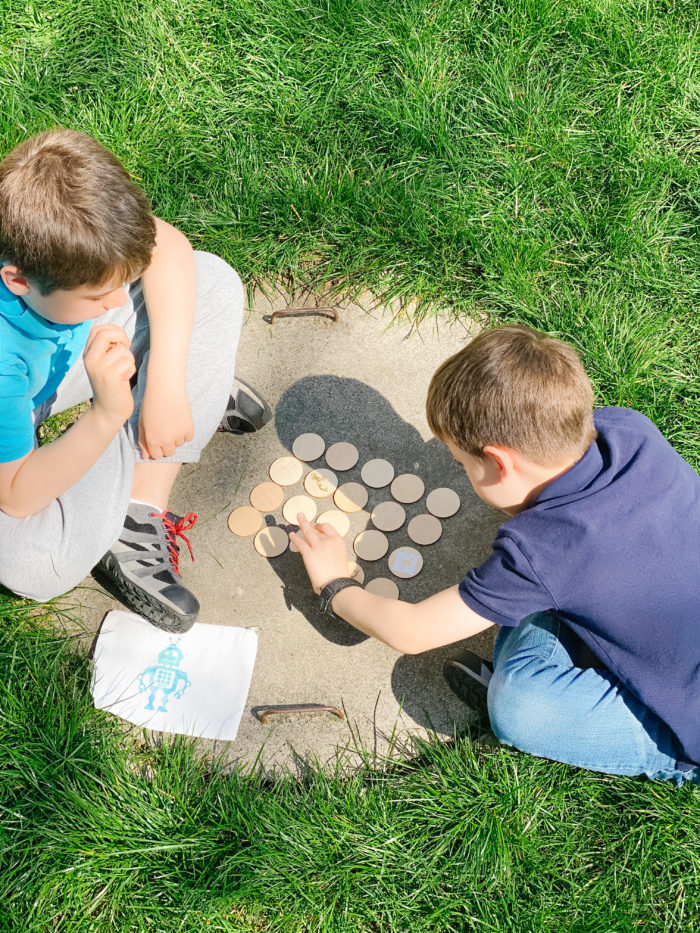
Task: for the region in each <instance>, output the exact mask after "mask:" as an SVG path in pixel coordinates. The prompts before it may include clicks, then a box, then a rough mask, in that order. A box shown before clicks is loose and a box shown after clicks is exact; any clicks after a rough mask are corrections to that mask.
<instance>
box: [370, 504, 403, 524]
mask: <svg viewBox="0 0 700 933" xmlns="http://www.w3.org/2000/svg"><path fill="white" fill-rule="evenodd" d="M372 521H373V522H374V524H375V526H376V527H377V528H378V529H379V530H380V531H396V529H397V528H400V527H401V526H402V525H403V523H404V522H405V521H406V510H405V509H404V507H403V506H401V505H399V503H398V502H391V501H390V500H387V501H386V502H380V503H379V505H376V506H375V507H374V509H373V510H372Z"/></svg>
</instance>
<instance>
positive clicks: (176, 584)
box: [95, 502, 199, 632]
mask: <svg viewBox="0 0 700 933" xmlns="http://www.w3.org/2000/svg"><path fill="white" fill-rule="evenodd" d="M196 521H197V516H196V515H195V514H194V512H190V513H189V514H188V515H185V516H184V518H179V517H178V516H177V515H175V514H174V513H173V512H156V511H154V510H153V509H152V508H151V507H150V506H148V505H141V504H139V503H135V502H132V503H131V504H130V505H129V511H128V512H127V513H126V517H125V519H124V528H123V529H122V532H121V534H120V535H119V539H118V540H117V541H115V542H114V544H113V545H112V547H111V548H110V549H109V550H108V551H107V553H106V554H105V555H104V557H103V558H102V560H101V561H100V562H99V564H98V565H97V567H96V568H95V569H96V570H97V571H98V573H101V574H103V575H104V576H106V577H107V578H108V579H109V581H110V582H111V583H112V584H113V588H114V589H115V590H116V591H117V593H118V595H119V597H120V598H121V599H123V601H124V602H125V603H126V604H127V605H128V606H130V607H131V608H132V609H134V610H135V611H136V612H138V613H139V614H140V615H142V616H145V617H146V618H147V619H148V620H149V621H151V622H152V623H153V624H154V625H156V626H158V628H162V629H165V631H166V632H186V631H187V630H188V629H190V628H192V626H193V625H194V623H195V622H196V620H197V614H198V612H199V602H198V601H197V599H196V597H195V596H194V595H193V594H192V593H191V592H190V591H189V590H188V589H187V588H186V587H185V586H183V585H182V580H181V579H180V566H179V559H180V548H179V546H178V542H177V539H178V538H182V539H183V541H184V542H185V544H186V545H187V547H188V548H189V552H190V557H192V559H193V560H194V555H193V554H192V546H191V544H190V542H189V539H188V538H187V537H186V536H185V535H184V534H183V532H184V531H188V530H189V529H190V528H192V526H193V525H194V524H195V522H196Z"/></svg>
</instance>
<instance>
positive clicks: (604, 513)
mask: <svg viewBox="0 0 700 933" xmlns="http://www.w3.org/2000/svg"><path fill="white" fill-rule="evenodd" d="M427 413H428V422H429V424H430V427H431V430H432V431H433V433H434V434H435V435H436V436H437V437H438V438H440V439H441V440H442V441H444V443H445V444H446V445H447V447H448V448H449V450H450V452H451V454H452V455H453V457H454V458H455V459H456V460H457V461H458V462H459V463H461V464H462V465H463V467H464V469H465V471H466V473H467V476H468V478H469V480H470V482H471V484H472V486H473V487H474V489H475V491H476V492H477V494H478V495H479V496H481V498H482V499H484V500H485V501H486V502H488V503H490V504H491V505H494V506H496V507H497V508H499V509H501V510H502V511H504V512H505V513H506V514H507V515H509V516H510V518H509V520H508V521H506V522H505V524H504V525H502V527H501V528H500V530H499V531H498V533H497V535H496V539H495V541H494V543H493V553H492V554H491V556H490V557H489V558H488V559H487V560H486V561H485V562H484V563H483V564H482V565H481V566H479V567H476V568H474V569H472V570H470V571H469V573H467V575H466V577H465V578H464V580H463V581H462V582H461V583H460V584H459V585H458V586H453V587H451V588H450V589H447V590H444V591H443V592H440V593H437V594H436V595H435V596H432V597H430V598H429V599H426V600H424V601H423V602H421V603H418V604H416V605H411V604H408V603H404V602H397V601H393V600H387V599H383V598H382V597H380V596H375V595H373V594H372V593H368V592H366V591H365V590H362V589H361V588H359V587H357V586H355V585H353V582H352V581H349V580H347V579H345V578H347V577H348V576H349V573H348V564H347V556H346V553H345V545H344V542H343V539H342V538H341V537H340V536H339V535H338V534H337V533H336V532H335V531H334V530H333V529H332V528H331V527H330V526H326V525H324V526H319V525H309V523H308V522H306V521H305V520H303V516H300V526H301V529H302V531H303V535H304V538H303V540H302V539H301V538H299V537H298V536H293V537H294V540H295V543H296V545H297V547H298V548H299V550H300V552H301V554H302V556H303V558H304V562H305V565H306V569H307V571H308V573H309V577H310V579H311V583H312V585H313V587H314V589H315V590H316V591H317V592H320V593H321V595H322V599H323V598H324V597H325V598H326V600H330V604H332V608H333V611H334V612H335V613H336V614H337V615H339V616H341V617H342V618H344V619H346V620H347V621H348V622H350V623H351V624H352V625H354V626H355V627H356V628H358V629H360V630H361V631H363V632H366V633H367V634H369V635H374V636H375V637H377V638H379V639H381V640H382V641H384V642H385V643H386V644H388V645H390V646H392V647H394V648H396V649H397V650H399V651H404V652H407V653H417V652H420V651H426V650H428V649H430V648H437V647H439V646H441V645H445V644H448V643H450V642H455V641H459V640H461V639H464V638H468V637H469V636H471V635H475V634H476V633H477V632H479V631H481V630H483V629H485V628H487V627H488V626H490V625H492V624H497V625H499V626H500V630H499V632H498V635H497V638H496V644H495V649H494V663H493V665H491V664H489V663H488V662H486V661H483V660H482V659H480V658H477V657H476V656H475V655H473V654H472V653H471V652H469V651H465V652H462V654H461V655H459V656H458V657H456V658H455V659H454V660H453V661H452V662H448V664H447V665H446V668H445V674H446V676H447V679H448V683H449V684H450V686H451V687H452V689H453V690H455V692H457V693H458V695H460V696H461V697H462V698H463V699H465V700H466V701H468V702H470V703H471V704H472V705H473V704H474V702H475V700H476V702H478V696H479V691H482V696H483V700H484V701H485V700H486V698H488V714H489V717H490V720H491V725H492V728H493V730H494V732H495V733H496V735H497V736H498V738H499V739H500V740H501V741H502V742H503V743H505V744H508V745H513V746H515V747H516V748H519V749H521V750H523V751H527V752H530V753H531V754H533V755H538V756H541V757H544V758H551V759H555V760H558V761H564V762H568V763H570V764H573V765H578V766H580V767H584V768H590V769H593V770H597V771H605V772H608V773H612V774H625V775H647V776H648V777H655V778H661V779H667V780H674V781H676V782H677V783H678V784H681V783H683V782H685V781H693V782H695V783H700V767H699V765H700V477H698V475H697V473H696V472H695V471H694V470H693V469H692V468H691V467H690V466H689V464H687V463H686V462H685V461H684V460H683V459H682V458H681V457H680V456H679V455H678V454H677V453H676V452H675V451H674V450H673V448H672V447H671V446H670V445H669V444H668V443H667V442H666V441H665V440H664V438H663V437H662V435H661V434H660V432H659V431H658V430H657V428H656V427H654V425H653V424H652V423H651V422H650V421H649V420H648V419H647V418H645V417H644V416H643V415H642V414H640V413H639V412H636V411H632V410H629V409H624V408H603V409H600V410H598V411H596V412H595V413H594V412H593V392H592V388H591V384H590V380H589V379H588V376H587V375H586V373H585V371H584V369H583V366H582V365H581V362H580V360H579V358H578V356H577V354H576V353H575V351H574V350H573V349H572V348H571V347H570V346H568V345H567V344H565V343H562V342H560V341H558V340H553V339H551V338H549V337H547V336H546V335H544V334H540V333H537V332H536V331H533V330H531V329H530V328H528V327H524V326H506V327H497V328H493V329H491V330H488V331H486V332H484V333H483V334H481V335H480V336H479V337H477V338H476V339H475V340H474V341H472V343H470V344H469V345H468V346H467V347H465V348H464V349H463V350H461V351H460V352H459V353H457V354H456V355H455V356H453V357H451V358H450V359H448V360H447V361H446V362H445V363H444V364H443V365H442V366H441V367H440V368H439V369H438V371H437V372H436V373H435V375H434V376H433V379H432V382H431V385H430V389H429V393H428V401H427ZM586 655H587V660H586V659H584V658H585V656H586Z"/></svg>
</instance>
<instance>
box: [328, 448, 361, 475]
mask: <svg viewBox="0 0 700 933" xmlns="http://www.w3.org/2000/svg"><path fill="white" fill-rule="evenodd" d="M359 459H360V454H359V453H358V450H357V447H355V445H354V444H348V443H347V442H346V441H340V442H339V443H338V444H332V445H331V446H330V447H329V448H328V450H327V451H326V463H327V464H328V466H329V467H330V468H331V469H332V470H340V472H341V473H342V471H343V470H351V469H352V468H353V467H354V466H355V464H356V463H357V461H358V460H359Z"/></svg>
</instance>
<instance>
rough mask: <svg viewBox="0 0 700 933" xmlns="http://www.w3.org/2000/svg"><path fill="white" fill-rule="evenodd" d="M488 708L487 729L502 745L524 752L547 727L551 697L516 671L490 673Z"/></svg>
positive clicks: (535, 743)
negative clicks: (488, 727)
mask: <svg viewBox="0 0 700 933" xmlns="http://www.w3.org/2000/svg"><path fill="white" fill-rule="evenodd" d="M488 709H489V719H490V721H491V728H492V729H493V731H494V733H495V735H496V738H497V739H498V740H499V742H502V743H503V744H504V745H512V746H514V747H515V748H519V749H521V750H522V751H528V750H529V749H531V748H533V747H534V746H535V745H537V740H538V736H541V734H542V731H543V730H545V731H546V730H547V729H548V724H547V723H548V720H549V718H550V717H551V714H552V704H551V698H549V697H548V696H547V695H546V693H545V692H543V691H542V690H540V689H539V688H538V687H536V686H535V685H534V684H533V681H532V679H531V678H529V677H526V676H524V675H522V674H521V673H520V672H519V671H510V672H508V673H507V674H504V673H499V672H498V671H497V672H496V673H495V674H494V675H493V677H492V678H491V681H490V683H489V692H488Z"/></svg>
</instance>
